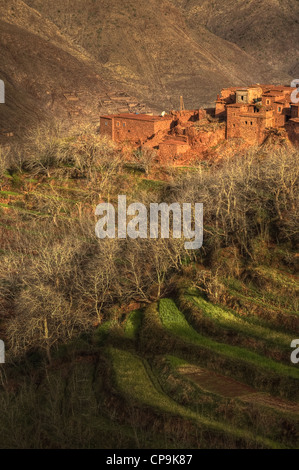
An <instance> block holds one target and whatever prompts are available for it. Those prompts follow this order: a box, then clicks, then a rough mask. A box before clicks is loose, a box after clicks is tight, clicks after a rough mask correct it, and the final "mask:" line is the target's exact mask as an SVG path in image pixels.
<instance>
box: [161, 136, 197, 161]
mask: <svg viewBox="0 0 299 470" xmlns="http://www.w3.org/2000/svg"><path fill="white" fill-rule="evenodd" d="M190 149H191V147H190V145H189V142H188V137H187V136H185V135H167V136H165V137H164V140H163V141H162V142H161V143H160V144H159V155H160V158H161V160H164V161H166V160H174V159H175V158H176V157H177V156H178V155H184V153H186V152H188V151H189V150H190Z"/></svg>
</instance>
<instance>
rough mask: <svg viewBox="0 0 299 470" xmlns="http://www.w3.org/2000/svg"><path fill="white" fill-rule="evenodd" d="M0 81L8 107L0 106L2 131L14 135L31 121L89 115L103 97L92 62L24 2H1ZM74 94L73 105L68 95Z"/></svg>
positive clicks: (95, 109) (16, 0) (101, 86)
mask: <svg viewBox="0 0 299 470" xmlns="http://www.w3.org/2000/svg"><path fill="white" fill-rule="evenodd" d="M0 18H1V20H0V31H1V34H0V63H1V65H0V78H1V79H3V80H4V82H5V85H6V103H5V104H4V105H1V106H0V128H1V129H2V130H3V129H7V130H11V131H13V132H14V133H16V134H18V133H19V132H21V131H22V130H24V129H25V128H26V127H27V125H28V124H29V123H32V121H33V120H35V119H41V118H45V117H48V116H50V115H52V114H54V115H59V116H60V117H63V118H67V117H71V115H72V113H73V114H76V115H77V116H84V115H87V116H88V115H90V114H93V113H95V112H97V110H98V100H95V96H96V97H98V98H100V97H101V96H102V95H104V96H106V93H105V92H106V85H105V83H104V81H103V80H102V79H101V78H100V76H99V75H98V74H97V72H96V70H95V67H93V63H94V61H92V60H90V59H89V58H88V57H85V56H84V55H83V54H82V53H81V52H80V51H79V50H78V49H77V48H76V47H75V46H73V45H72V44H71V43H70V42H69V41H67V40H65V39H64V38H63V37H62V35H61V34H60V32H59V30H58V28H57V27H56V26H55V25H53V24H51V22H50V21H48V20H44V18H43V17H42V16H41V15H40V14H39V13H38V12H36V11H34V10H32V9H31V8H29V7H28V6H27V5H25V4H24V3H23V2H21V1H18V0H13V1H12V2H10V4H9V6H8V5H7V3H6V2H4V1H3V0H1V1H0ZM73 91H76V93H77V95H78V100H77V101H76V103H74V102H70V101H68V100H67V98H66V96H65V95H67V93H69V92H73Z"/></svg>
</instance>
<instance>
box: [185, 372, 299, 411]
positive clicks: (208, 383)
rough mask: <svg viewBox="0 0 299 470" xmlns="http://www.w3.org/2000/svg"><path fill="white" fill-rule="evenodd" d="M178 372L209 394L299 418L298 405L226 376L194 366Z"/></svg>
mask: <svg viewBox="0 0 299 470" xmlns="http://www.w3.org/2000/svg"><path fill="white" fill-rule="evenodd" d="M178 371H179V373H180V374H182V375H183V376H185V377H187V378H188V379H190V380H192V381H193V382H195V383H196V384H197V385H199V386H200V387H201V388H202V389H204V390H206V391H208V392H212V393H216V394H218V395H221V396H223V397H228V398H240V399H241V400H242V401H243V402H246V403H254V404H258V405H262V406H268V407H271V408H275V409H276V410H278V411H280V412H286V413H293V414H294V413H295V414H296V415H297V414H298V418H299V405H298V404H296V403H292V402H289V401H287V400H284V399H282V398H278V397H272V396H271V395H269V394H267V393H263V392H258V391H257V390H255V389H254V388H252V387H250V386H249V385H246V384H243V383H241V382H238V381H236V380H234V379H232V378H230V377H227V376H225V375H221V374H217V373H215V372H212V371H209V370H207V369H203V368H201V367H197V366H193V365H186V366H182V367H180V368H179V369H178Z"/></svg>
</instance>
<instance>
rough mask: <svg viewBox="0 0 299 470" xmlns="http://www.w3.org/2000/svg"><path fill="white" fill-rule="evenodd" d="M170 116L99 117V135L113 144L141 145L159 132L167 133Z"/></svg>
mask: <svg viewBox="0 0 299 470" xmlns="http://www.w3.org/2000/svg"><path fill="white" fill-rule="evenodd" d="M172 120H173V117H172V116H167V115H166V116H163V117H162V116H150V115H147V114H130V113H122V114H111V115H104V116H101V117H100V131H101V134H103V135H107V136H109V137H110V138H111V139H112V140H114V141H115V142H124V141H126V140H128V141H130V142H132V143H136V144H142V143H143V142H145V141H146V140H148V139H150V138H151V137H154V136H155V135H156V134H157V133H158V132H159V131H166V132H167V131H169V130H170V126H171V123H172Z"/></svg>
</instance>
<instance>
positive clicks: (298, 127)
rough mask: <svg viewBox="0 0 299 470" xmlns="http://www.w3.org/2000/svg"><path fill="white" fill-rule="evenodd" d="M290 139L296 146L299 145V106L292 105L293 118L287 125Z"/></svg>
mask: <svg viewBox="0 0 299 470" xmlns="http://www.w3.org/2000/svg"><path fill="white" fill-rule="evenodd" d="M286 129H287V133H288V136H289V139H290V141H291V142H293V143H294V144H297V145H299V104H294V103H293V104H292V105H291V117H290V119H289V120H288V122H287V125H286Z"/></svg>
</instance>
